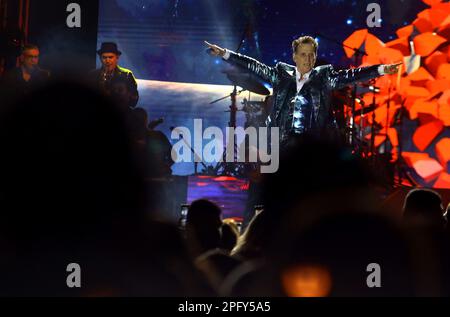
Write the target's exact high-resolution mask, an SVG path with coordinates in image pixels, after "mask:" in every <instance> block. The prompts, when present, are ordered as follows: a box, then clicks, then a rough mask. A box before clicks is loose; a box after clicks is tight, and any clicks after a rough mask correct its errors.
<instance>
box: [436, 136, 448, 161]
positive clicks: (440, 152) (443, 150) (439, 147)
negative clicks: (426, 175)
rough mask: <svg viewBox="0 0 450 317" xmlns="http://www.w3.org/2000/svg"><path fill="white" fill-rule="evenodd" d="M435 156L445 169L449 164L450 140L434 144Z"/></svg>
mask: <svg viewBox="0 0 450 317" xmlns="http://www.w3.org/2000/svg"><path fill="white" fill-rule="evenodd" d="M436 156H437V158H438V160H439V162H440V163H441V165H442V166H444V167H446V168H447V167H448V163H449V162H450V138H443V139H442V140H440V141H439V142H438V143H436Z"/></svg>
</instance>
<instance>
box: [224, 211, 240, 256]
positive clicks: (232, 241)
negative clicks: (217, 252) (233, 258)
mask: <svg viewBox="0 0 450 317" xmlns="http://www.w3.org/2000/svg"><path fill="white" fill-rule="evenodd" d="M238 238H239V227H238V225H237V223H236V221H234V219H232V218H229V219H224V220H223V221H222V237H221V240H220V248H221V249H222V250H225V251H228V252H231V250H233V248H234V247H235V246H236V243H237V240H238Z"/></svg>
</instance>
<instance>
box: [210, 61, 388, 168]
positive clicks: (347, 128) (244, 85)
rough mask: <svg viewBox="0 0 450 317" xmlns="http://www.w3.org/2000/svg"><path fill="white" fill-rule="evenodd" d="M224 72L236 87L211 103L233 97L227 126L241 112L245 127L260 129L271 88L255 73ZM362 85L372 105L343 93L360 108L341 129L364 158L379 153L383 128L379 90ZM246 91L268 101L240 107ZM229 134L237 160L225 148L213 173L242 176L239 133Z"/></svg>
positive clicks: (269, 103) (245, 102)
mask: <svg viewBox="0 0 450 317" xmlns="http://www.w3.org/2000/svg"><path fill="white" fill-rule="evenodd" d="M224 73H225V74H226V76H227V78H228V79H229V80H230V82H231V83H232V84H233V86H234V89H233V91H232V93H231V94H229V95H227V96H224V97H222V98H220V99H217V100H214V101H212V102H211V103H210V104H214V103H216V102H218V101H221V100H224V99H227V98H231V105H230V106H229V110H226V112H228V113H229V115H230V116H229V122H228V127H233V128H236V116H237V113H238V112H243V113H244V114H245V118H246V121H245V124H244V128H245V129H246V128H248V127H255V128H257V129H258V128H259V127H263V126H265V125H266V123H265V122H266V119H267V117H268V116H269V114H270V112H271V106H272V101H273V100H272V96H270V91H269V90H268V89H267V88H266V87H265V86H264V84H263V82H262V81H261V80H260V79H259V78H257V77H256V76H255V75H253V74H250V73H246V72H242V71H237V70H236V69H232V70H231V71H225V72H224ZM238 87H240V88H241V89H239V90H238ZM361 88H362V89H363V90H367V91H368V92H371V93H372V94H373V101H372V103H371V104H369V105H365V104H364V102H363V100H362V98H358V97H357V96H356V95H352V96H351V95H348V94H345V95H344V96H343V97H342V96H341V97H342V100H341V102H343V103H345V104H351V102H352V100H353V97H355V101H357V102H358V103H359V105H360V106H361V107H360V108H358V110H354V111H353V112H352V113H350V114H349V115H347V116H346V118H345V119H343V120H342V122H341V124H340V126H341V131H343V133H344V134H345V137H346V140H347V142H348V143H349V145H350V146H352V147H353V148H354V149H355V153H359V154H360V155H361V156H362V157H366V158H367V157H372V158H373V157H375V156H376V154H377V153H376V149H375V148H374V143H375V142H374V136H375V134H377V135H380V133H382V132H383V131H381V130H380V127H378V126H377V125H376V123H375V120H374V119H375V118H374V116H375V113H374V110H375V109H376V107H377V103H376V96H377V94H378V93H379V89H377V87H373V83H367V84H361ZM244 91H248V92H250V93H255V94H258V95H261V96H266V97H265V100H264V101H253V100H248V99H246V98H244V99H243V101H242V107H240V108H239V107H238V105H237V101H236V100H237V96H238V95H239V94H241V93H242V92H244ZM336 115H337V114H336ZM369 115H370V116H371V117H372V120H368V118H367V116H369ZM356 119H359V120H358V121H359V124H358V125H356V124H354V122H355V121H356ZM338 121H339V120H338ZM369 122H370V124H369ZM368 134H371V136H372V138H370V139H367V138H366V136H367V135H368ZM227 137H229V138H234V149H233V151H234V152H233V153H234V158H235V160H234V162H226V160H225V155H226V153H227V152H226V149H225V150H224V153H223V160H222V162H220V163H218V164H217V166H216V167H215V168H214V169H213V171H212V173H214V174H215V175H230V176H243V174H245V169H246V168H247V167H248V165H249V164H243V163H238V162H237V144H236V135H235V134H233V135H229V136H227ZM386 139H387V138H386ZM228 140H230V139H228ZM385 152H386V149H385ZM210 173H211V171H210Z"/></svg>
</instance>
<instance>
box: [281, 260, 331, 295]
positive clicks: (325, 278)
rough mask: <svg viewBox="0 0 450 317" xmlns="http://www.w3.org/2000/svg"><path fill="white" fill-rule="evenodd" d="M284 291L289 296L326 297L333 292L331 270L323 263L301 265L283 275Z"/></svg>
mask: <svg viewBox="0 0 450 317" xmlns="http://www.w3.org/2000/svg"><path fill="white" fill-rule="evenodd" d="M281 281H282V284H283V288H284V291H285V293H286V295H288V296H289V297H325V296H328V295H329V294H330V292H331V286H332V279H331V274H330V272H329V270H328V269H327V268H326V267H324V266H322V265H299V266H296V267H292V268H290V269H287V270H286V271H284V272H283V273H282V275H281Z"/></svg>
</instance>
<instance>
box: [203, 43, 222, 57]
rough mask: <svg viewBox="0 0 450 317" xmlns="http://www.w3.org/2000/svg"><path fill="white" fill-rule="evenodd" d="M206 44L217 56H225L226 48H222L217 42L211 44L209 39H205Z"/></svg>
mask: <svg viewBox="0 0 450 317" xmlns="http://www.w3.org/2000/svg"><path fill="white" fill-rule="evenodd" d="M205 44H206V45H207V46H208V47H209V48H210V49H211V52H212V54H213V55H215V56H221V57H223V56H224V55H225V49H224V48H221V47H220V46H217V45H215V44H211V43H209V42H207V41H205Z"/></svg>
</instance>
